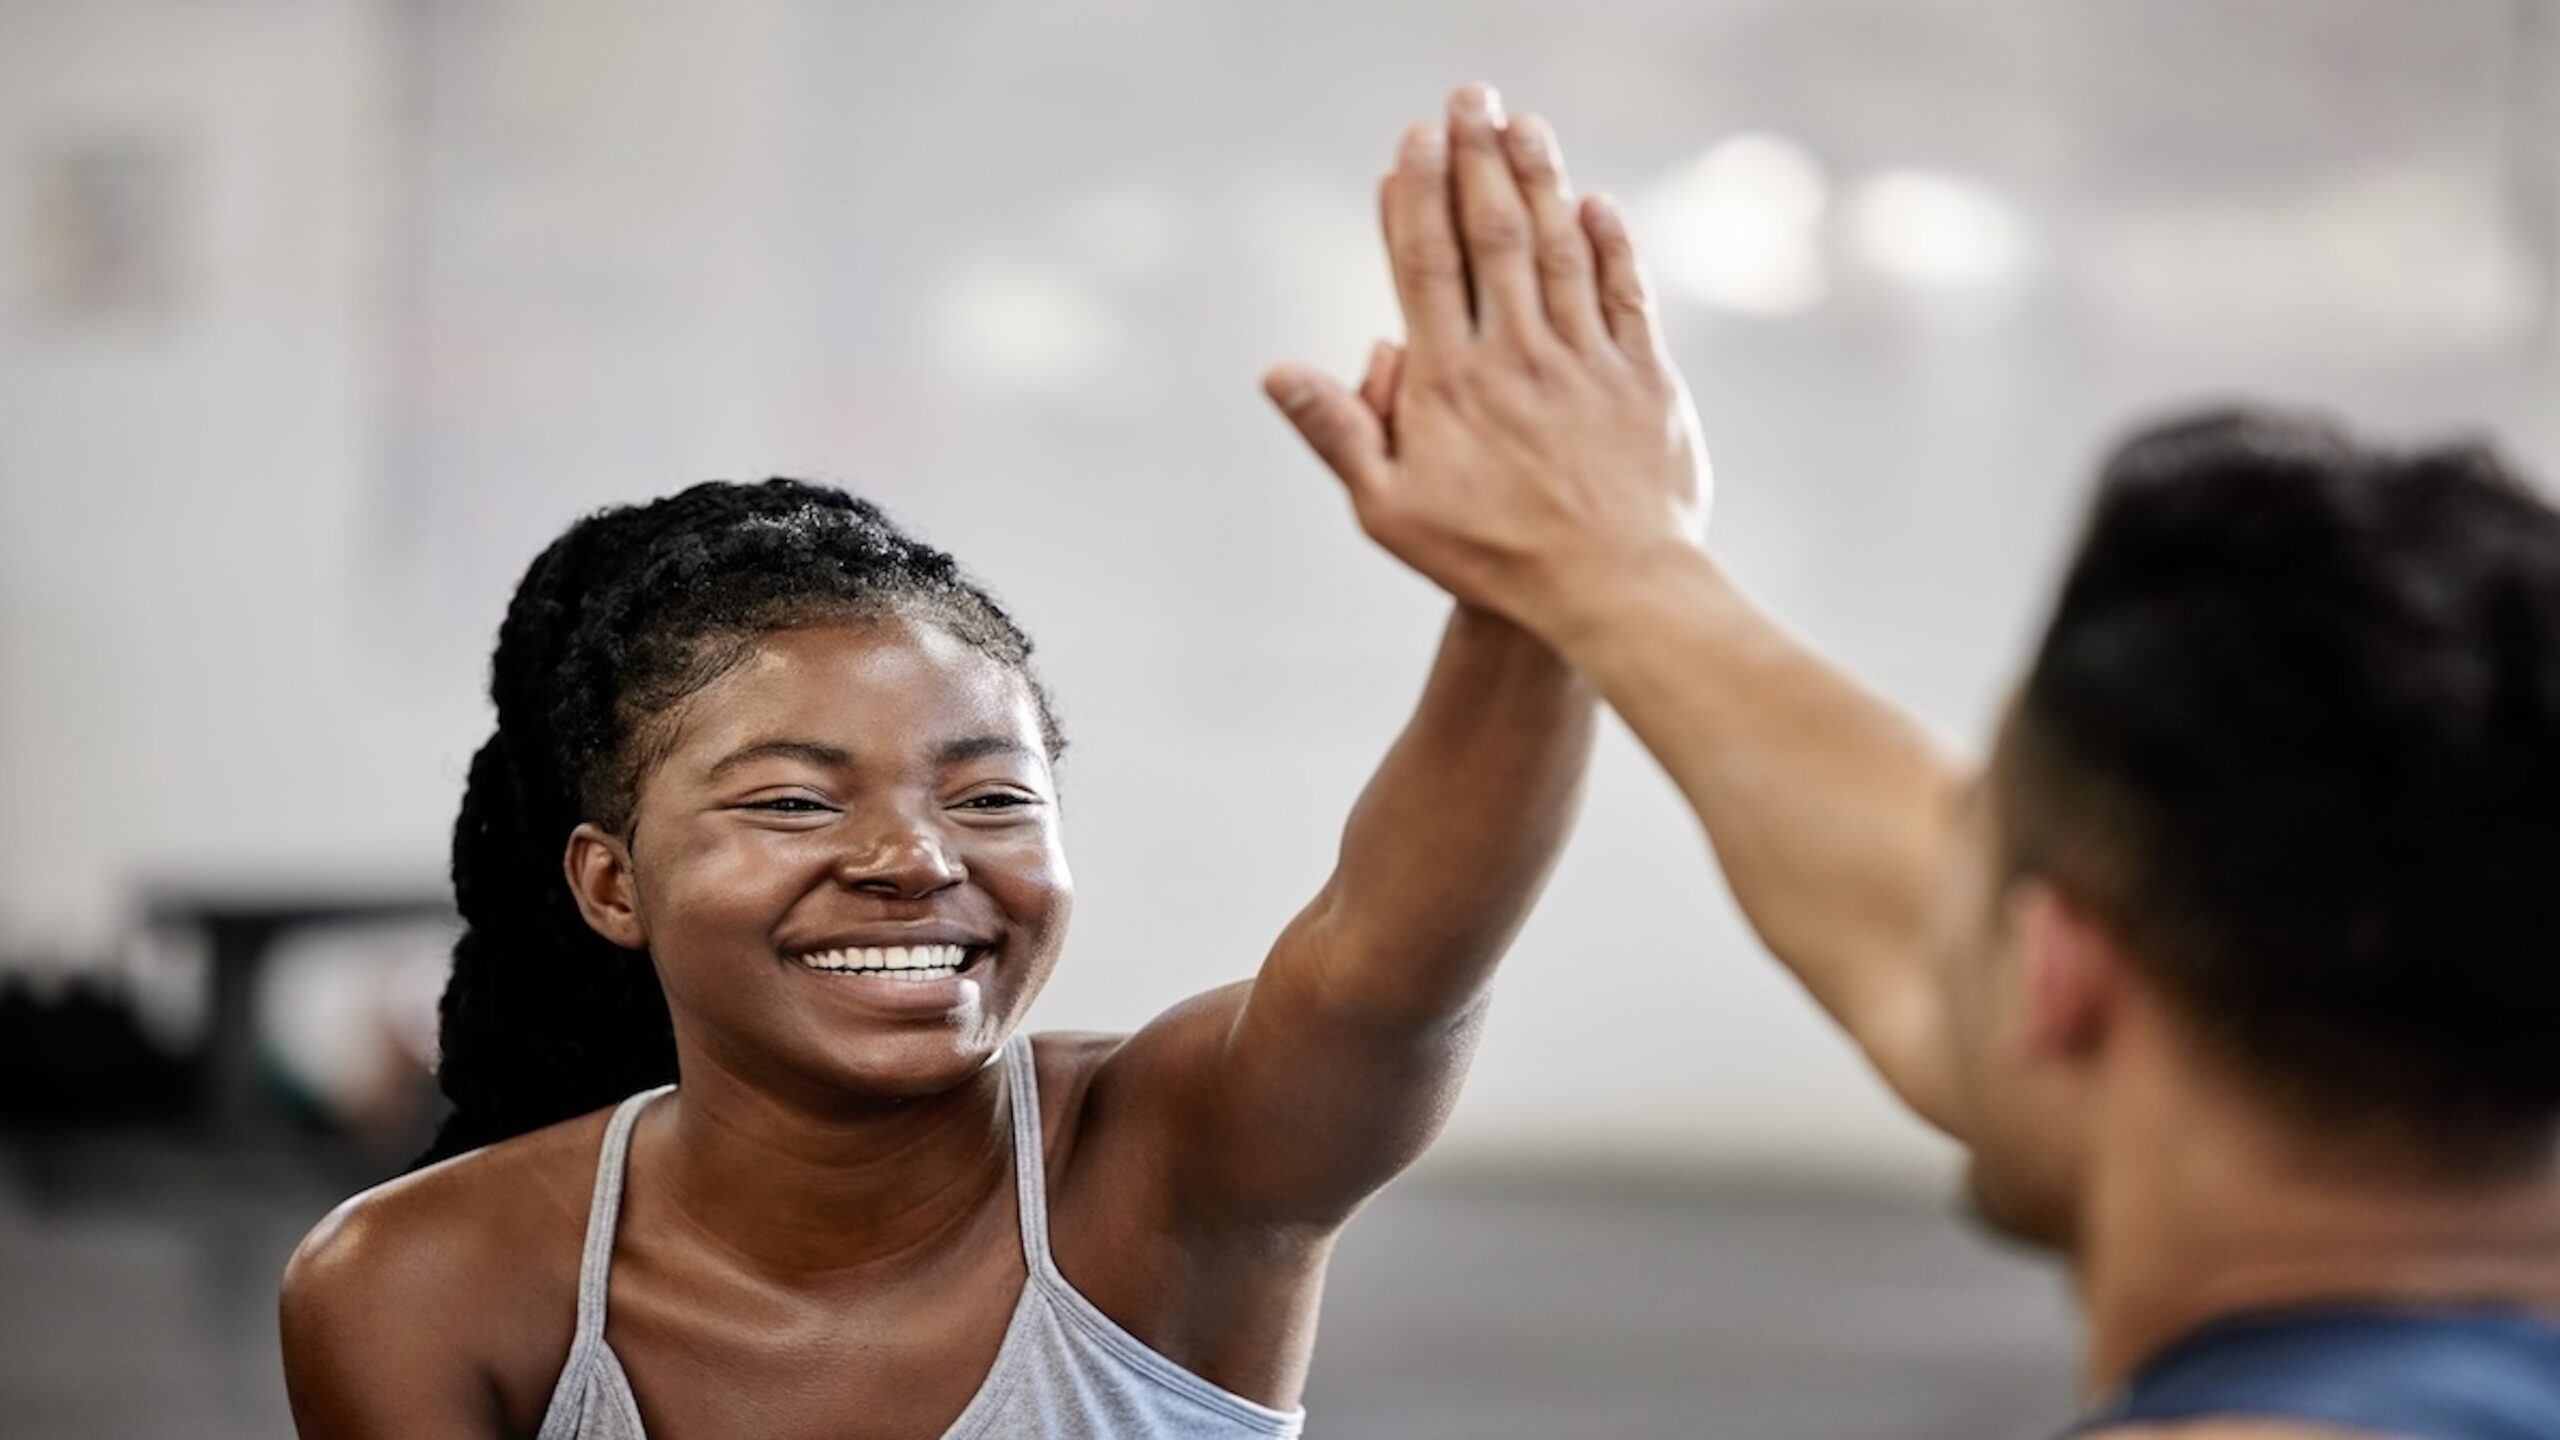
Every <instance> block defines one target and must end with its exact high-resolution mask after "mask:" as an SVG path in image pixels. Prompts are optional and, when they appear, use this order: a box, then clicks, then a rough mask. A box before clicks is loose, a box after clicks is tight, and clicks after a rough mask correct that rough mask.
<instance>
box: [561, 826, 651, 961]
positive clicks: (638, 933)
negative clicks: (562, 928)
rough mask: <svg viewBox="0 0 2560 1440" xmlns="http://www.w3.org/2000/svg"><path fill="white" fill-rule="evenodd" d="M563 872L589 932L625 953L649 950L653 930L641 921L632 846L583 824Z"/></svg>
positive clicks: (573, 834) (571, 838)
mask: <svg viewBox="0 0 2560 1440" xmlns="http://www.w3.org/2000/svg"><path fill="white" fill-rule="evenodd" d="M561 868H562V869H564V870H565V871H566V872H567V873H568V877H569V893H570V894H572V895H574V896H576V897H577V898H578V913H579V914H580V915H583V916H585V917H586V921H587V926H588V928H590V929H592V930H594V931H595V932H596V933H597V934H599V935H601V936H603V937H604V938H606V939H607V940H610V941H612V942H613V943H614V944H616V945H619V946H621V947H622V948H623V949H625V950H645V949H647V948H648V945H649V927H648V924H647V922H645V921H643V920H642V919H641V918H640V890H639V883H638V881H637V880H635V879H634V878H633V875H632V872H631V850H630V847H628V846H626V845H624V844H623V843H622V842H621V841H620V840H617V839H615V838H614V837H613V836H611V835H608V834H606V833H605V832H604V831H603V830H601V829H599V828H597V827H596V826H594V825H592V824H581V825H580V826H579V827H578V828H577V829H575V830H572V831H570V832H569V853H568V854H567V855H566V856H564V857H563V858H562V861H561Z"/></svg>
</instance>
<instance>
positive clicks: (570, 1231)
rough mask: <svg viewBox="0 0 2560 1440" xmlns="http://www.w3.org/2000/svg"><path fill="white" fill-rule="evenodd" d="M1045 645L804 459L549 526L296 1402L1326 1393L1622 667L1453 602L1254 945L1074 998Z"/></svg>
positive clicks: (1559, 831) (701, 1428)
mask: <svg viewBox="0 0 2560 1440" xmlns="http://www.w3.org/2000/svg"><path fill="white" fill-rule="evenodd" d="M1030 657H1031V645H1030V642H1029V641H1028V640H1027V639H1026V638H1025V637H1024V636H1023V634H1022V632H1021V631H1020V629H1019V628H1018V627H1017V626H1016V625H1015V624H1014V623H1013V621H1012V620H1011V618H1010V617H1008V616H1007V615H1006V614H1005V612H1004V610H1003V609H1002V608H1001V607H1000V606H998V605H997V604H996V602H995V601H994V600H993V599H992V598H991V597H990V596H989V595H988V594H987V593H986V592H985V591H984V590H982V589H980V588H978V587H977V586H976V585H975V584H973V583H972V582H970V581H969V580H968V579H966V578H965V577H964V576H963V575H962V574H961V573H960V571H959V570H958V568H957V566H956V565H955V564H954V562H953V561H952V559H951V557H949V556H948V555H945V554H943V553H942V552H940V551H937V550H934V549H932V548H930V547H928V546H925V545H923V544H921V543H920V542H918V541H916V540H915V539H913V538H912V537H910V536H908V535H906V534H904V533H903V532H901V531H899V530H898V529H897V528H896V527H895V526H893V525H891V524H890V523H889V522H888V521H887V519H885V518H884V517H883V516H882V515H881V514H880V512H879V511H878V510H877V509H875V508H873V507H871V506H869V505H868V504H865V503H864V502H861V501H859V500H855V499H853V498H851V497H849V496H846V495H844V494H842V493H840V492H837V491H833V490H828V489H824V488H821V487H816V486H810V485H804V484H799V483H795V482H789V481H770V482H767V483H765V484H762V485H731V484H713V485H703V486H697V487H695V488H693V489H691V490H688V491H686V492H684V493H682V494H680V495H677V496H674V497H672V498H670V499H667V500H662V501H658V502H656V503H654V504H650V505H645V506H639V507H633V508H625V509H619V510H610V511H606V512H603V513H601V514H598V515H595V516H591V517H589V518H588V519H586V520H583V521H581V522H579V524H577V525H576V526H573V527H572V528H571V529H570V530H569V532H568V533H567V534H565V535H563V536H562V537H561V538H560V539H559V540H558V541H557V542H555V543H554V544H553V545H552V546H551V547H550V549H548V550H547V551H545V552H544V553H543V555H542V556H541V557H540V558H539V559H537V560H536V561H535V562H534V564H533V566H532V568H531V570H530V571H529V572H528V573H527V575H526V577H525V580H524V583H523V585H522V587H521V588H520V589H519V590H518V592H517V595H516V597H515V601H514V603H513V605H512V606H511V607H510V609H509V612H508V616H507V620H506V623H505V625H504V626H503V628H502V629H501V631H500V635H499V643H498V651H497V656H496V659H495V662H494V664H493V666H492V682H491V693H492V697H493V699H494V700H495V701H496V705H497V711H498V726H497V733H496V734H495V735H494V736H492V737H491V739H490V740H489V742H488V744H487V745H486V746H485V747H484V748H483V749H482V751H481V752H480V754H479V756H478V757H477V758H476V759H475V761H474V763H473V766H472V771H471V777H470V783H469V786H468V789H467V792H466V795H465V798H464V803H463V812H462V816H461V819H460V821H459V823H458V824H457V826H456V829H455V840H454V884H455V892H456V896H457V899H458V901H459V903H460V906H461V909H462V912H463V916H464V918H465V919H466V921H468V922H469V930H468V931H467V933H466V934H465V935H464V937H463V939H462V940H461V942H460V944H459V946H458V947H457V950H456V955H455V967H454V976H453V980H452V984H451V987H450V989H449V991H448V992H447V994H446V996H445V1002H444V1013H443V1019H444V1032H443V1060H442V1068H441V1071H440V1079H441V1082H442V1084H443V1086H444V1088H445V1091H446V1093H447V1094H448V1096H449V1097H450V1098H451V1099H452V1100H453V1102H454V1106H455V1109H454V1114H453V1117H452V1119H451V1121H450V1122H449V1123H448V1124H447V1126H446V1127H445V1129H444V1131H443V1133H442V1134H440V1135H439V1137H438V1139H437V1142H436V1145H435V1147H434V1149H433V1151H432V1152H431V1154H430V1156H429V1157H428V1158H429V1159H430V1160H432V1161H434V1162H435V1163H431V1164H427V1165H425V1166H424V1168H422V1169H420V1170H418V1171H417V1172H415V1173H413V1174H411V1175H408V1176H405V1177H403V1178H401V1179H399V1180H395V1181H393V1182H391V1183H390V1184H387V1185H384V1186H381V1187H378V1188H376V1189H374V1190H372V1191H368V1192H367V1193H365V1194H363V1195H360V1196H357V1197H356V1198H355V1199H353V1200H350V1201H348V1202H347V1203H346V1204H345V1205H343V1206H341V1207H339V1209H338V1210H337V1211H336V1212H334V1213H333V1214H332V1215H331V1216H330V1217H329V1218H327V1219H326V1220H324V1221H322V1222H321V1224H320V1225H319V1227H318V1228H316V1229H315V1230H314V1231H313V1232H312V1234H311V1236H310V1237H309V1238H308V1239H307V1240H306V1241H305V1242H304V1244H303V1246H302V1248H301V1250H300V1251H299V1252H297V1254H296V1256H295V1258H294V1261H293V1264H292V1266H291V1267H290V1269H289V1270H288V1272H287V1274H286V1277H285V1288H284V1331H285V1363H286V1372H287V1382H288V1388H289V1390H290V1392H291V1395H292V1400H293V1406H294V1413H295V1417H296V1421H297V1423H298V1425H299V1426H300V1428H301V1431H302V1433H303V1434H304V1436H306V1437H309V1440H317V1437H323V1436H327V1437H340V1436H373V1435H390V1434H395V1433H396V1434H399V1435H403V1436H430V1437H464V1436H471V1437H492V1436H526V1435H538V1436H541V1437H545V1440H637V1437H640V1436H641V1435H643V1433H644V1432H645V1433H646V1434H648V1435H651V1436H655V1437H658V1440H669V1437H684V1436H713V1435H735V1434H740V1433H753V1434H756V1435H759V1436H799V1435H807V1436H818V1435H825V1436H830V1437H844V1436H924V1435H953V1436H990V1435H1017V1434H1019V1435H1031V1434H1037V1435H1043V1436H1069V1437H1073V1436H1104V1435H1114V1436H1132V1435H1135V1436H1179V1437H1194V1436H1197V1437H1209V1436H1220V1437H1224V1436H1289V1435H1294V1434H1296V1433H1298V1430H1299V1428H1300V1426H1301V1423H1302V1412H1301V1411H1300V1410H1299V1409H1298V1408H1297V1406H1298V1398H1299V1395H1300V1393H1301V1391H1302V1389H1303V1386H1304V1383H1305V1375H1306V1366H1307V1360H1308V1355H1309V1352H1310V1350H1311V1348H1312V1345H1313V1341H1314V1323H1315V1313H1316V1307H1317V1301H1318V1297H1319V1293H1320V1290H1321V1287H1322V1280H1323V1274H1324V1265H1325V1260H1326V1257H1327V1255H1328V1253H1329V1251H1330V1248H1331V1243H1332V1238H1333V1236H1334V1234H1335V1233H1336V1232H1337V1231H1338V1229H1339V1228H1340V1226H1341V1225H1342V1223H1343V1222H1344V1221H1345V1220H1346V1219H1348V1217H1349V1216H1350V1214H1351V1212H1352V1211H1353V1210H1354V1209H1355V1208H1356V1207H1357V1206H1358V1205H1359V1203H1360V1202H1361V1200H1362V1199H1363V1198H1365V1197H1366V1196H1367V1195H1369V1194H1370V1193H1371V1192H1373V1191H1374V1190H1375V1189H1376V1188H1377V1187H1378V1186H1380V1185H1382V1184H1384V1183H1385V1182H1386V1181H1387V1180H1388V1179H1389V1178H1390V1177H1392V1176H1393V1175H1394V1174H1395V1173H1396V1172H1397V1171H1398V1170H1400V1169H1402V1168H1403V1167H1404V1166H1405V1165H1406V1164H1408V1163H1410V1162H1411V1160H1412V1159H1413V1158H1414V1157H1415V1156H1416V1155H1417V1154H1418V1153H1419V1152H1420V1151H1421V1149H1422V1147H1423V1146H1424V1145H1425V1144H1427V1143H1428V1142H1429V1140H1430V1138H1431V1137H1432V1135H1433V1134H1434V1133H1435V1132H1436V1131H1437V1129H1438V1127H1439V1124H1440V1122H1441V1120H1442V1119H1443V1118H1444V1117H1445V1116H1446V1115H1447V1113H1448V1110H1449V1107H1450V1105H1451V1103H1452V1102H1453V1100H1454V1099H1455V1092H1456V1087H1457V1085H1458V1082H1459V1080H1460V1078H1461V1075H1462V1073H1463V1071H1464V1068H1465V1065H1466V1062H1467V1059H1468V1056H1469V1054H1470V1052H1471V1050H1472V1047H1473V1041H1474V1037H1475V1033H1476V1029H1477V1026H1476V1020H1477V1018H1478V1016H1479V1015H1480V1014H1481V1010H1482V1004H1483V999H1484V995H1485V991H1486V987H1487V985H1488V983H1489V981H1490V979H1491V976H1492V970H1493V966H1494V963H1495V961H1496V960H1497V959H1498V958H1499V956H1500V954H1501V952H1502V950H1503V949H1504V948H1505V946H1506V945H1507V944H1508V942H1509V940H1510V937H1511V934H1512V932H1513V930H1514V929H1515V928H1516V927H1517V925H1518V923H1519V922H1520V920H1521V919H1522V917H1523V916H1524V915H1525V913H1526V911H1527V909H1528V907H1529V905H1530V903H1531V902H1532V901H1533V900H1534V898H1535V896H1536V894H1537V892H1538V890H1539V888H1540V885H1541V883H1542V881H1543V879H1544V876H1545V873H1546V870H1547V867H1548V865H1549V863H1550V862H1551V861H1552V859H1553V857H1554V854H1555V852H1556V850H1557V848H1558V846H1559V845H1560V844H1561V842H1562V839H1563V836H1564V833H1565V830H1566V828H1567V825H1568V823H1569V820H1570V817H1571V813H1572V810H1573V808H1574V801H1575V797H1576V793H1577V791H1578V788H1579V783H1580V779H1581V775H1582V770H1583V765H1584V762H1585V760H1586V758H1587V754H1588V750H1589V742H1590V735H1591V719H1592V702H1591V700H1590V698H1589V696H1588V695H1587V694H1586V693H1585V692H1584V690H1583V689H1582V688H1581V687H1580V686H1579V684H1578V683H1577V682H1575V681H1574V680H1573V679H1572V678H1571V677H1570V675H1569V673H1568V672H1567V671H1566V670H1565V669H1564V668H1563V667H1562V666H1561V665H1560V664H1559V663H1558V662H1557V661H1556V659H1555V658H1554V656H1553V655H1552V654H1551V653H1549V652H1548V651H1547V650H1546V649H1545V647H1544V646H1542V645H1541V644H1539V643H1538V642H1537V641H1535V640H1533V639H1531V638H1530V637H1528V636H1527V635H1526V634H1525V633H1524V632H1521V631H1519V630H1516V629H1514V628H1512V627H1511V626H1510V625H1509V624H1508V623H1506V622H1503V621H1501V620H1498V619H1495V618H1493V617H1491V616H1489V615H1485V614H1483V613H1480V612H1476V611H1472V610H1468V609H1466V608H1464V607H1461V608H1460V609H1459V610H1458V612H1457V613H1456V615H1455V616H1454V618H1453V619H1452V620H1451V622H1450V627H1449V632H1448V635H1447V637H1446V639H1445V641H1444V643H1443V646H1442V650H1441V655H1440V659H1439V662H1438V664H1437V666H1436V668H1435V670H1434V673H1433V675H1432V678H1431V681H1430V684H1429V685H1428V687H1427V688H1426V690H1425V693H1424V696H1423V699H1422V702H1421V705H1420V707H1419V710H1418V712H1417V714H1416V715H1415V717H1414V720H1413V721H1412V723H1411V725H1410V726H1409V727H1408V728H1407V730H1406V732H1405V735H1404V736H1403V738H1402V739H1401V740H1400V741H1399V742H1398V743H1397V745H1396V746H1395V747H1394V749H1393V750H1392V751H1391V752H1390V754H1389V755H1388V757H1387V759H1386V761H1385V763H1384V764H1383V765H1382V766H1381V768H1380V770H1379V772H1378V775H1377V777H1376V778H1375V779H1374V780H1373V781H1372V782H1371V785H1370V787H1369V789H1368V791H1367V792H1366V794H1364V796H1363V798H1362V800H1361V802H1360V804H1359V806H1358V808H1357V809H1356V810H1355V812H1354V814H1353V817H1352V819H1351V822H1350V824H1349V826H1348V828H1347V829H1346V831H1345V834H1344V838H1343V849H1342V858H1341V864H1340V866H1339V868H1338V869H1337V871H1336V873H1335V875H1334V876H1333V878H1332V879H1331V880H1330V881H1328V882H1327V884H1326V886H1325V887H1324V889H1323V891H1322V892H1321V893H1320V894H1319V895H1318V896H1317V897H1316V898H1315V900H1314V901H1313V902H1312V903H1311V904H1310V905H1309V906H1308V907H1307V908H1306V910H1305V911H1303V912H1302V913H1301V914H1300V915H1299V917H1298V918H1297V919H1296V920H1295V921H1294V922H1292V924H1291V925H1290V926H1289V928H1288V929H1287V931H1286V932H1285V933H1284V934H1283V935H1282V936H1281V937H1280V938H1279V939H1278V941H1277V942H1275V943H1274V944H1273V945H1272V947H1271V950H1270V952H1269V955H1268V958H1267V959H1266V960H1265V962H1264V964H1263V966H1262V968H1261V971H1260V972H1259V974H1258V975H1256V976H1255V977H1254V978H1253V979H1251V980H1247V981H1242V982H1239V983H1236V984H1233V985H1229V986H1227V987H1224V988H1222V989H1219V990H1215V991H1212V992H1210V993H1208V994H1205V995H1201V996H1198V997H1195V998H1194V999H1192V1000H1190V1001H1187V1002H1185V1003H1184V1004H1182V1005H1180V1006H1177V1007H1176V1008H1175V1009H1173V1010H1172V1011H1170V1012H1168V1013H1167V1014H1165V1015H1163V1016H1160V1017H1158V1018H1157V1019H1156V1020H1155V1021H1153V1022H1152V1023H1150V1024H1148V1025H1147V1026H1145V1027H1144V1028H1143V1029H1141V1030H1139V1031H1138V1032H1137V1033H1135V1034H1133V1035H1128V1036H1086V1035H1046V1036H1040V1037H1037V1038H1036V1039H1034V1038H1032V1037H1029V1036H1027V1035H1025V1034H1024V1033H1023V1031H1022V1029H1021V1025H1022V1021H1023V1018H1024V1015H1025V1012H1026V1011H1027V1010H1028V1009H1029V1007H1030V1005H1031V1003H1032V1001H1033V1000H1034V999H1035V997H1037V995H1038V994H1039V992H1040V990H1041V988H1042V986H1043V984H1044V983H1045V982H1046V981H1047V979H1048V977H1049V974H1050V972H1051V970H1052V969H1053V968H1054V967H1055V966H1056V965H1057V963H1058V960H1059V955H1060V952H1061V950H1062V949H1063V947H1064V944H1065V940H1066V935H1067V922H1068V917H1069V913H1070V910H1071V908H1072V899H1073V893H1072V886H1071V883H1070V880H1069V877H1068V871H1067V865H1066V861H1065V856H1064V852H1063V848H1062V844H1061V839H1060V831H1059V824H1058V816H1057V807H1056V789H1055V783H1054V778H1053V774H1052V764H1053V762H1054V761H1055V759H1056V758H1057V756H1058V754H1059V752H1060V749H1061V747H1062V741H1061V738H1060V735H1059V731H1058V726H1057V724H1056V721H1055V718H1054V716H1053V713H1052V710H1051V706H1050V704H1049V701H1048V698H1047V696H1046V694H1045V692H1044V691H1043V690H1042V688H1041V686H1040V684H1039V682H1038V680H1037V679H1036V678H1035V677H1034V675H1033V673H1032V671H1031V668H1030ZM608 1297H609V1303H608Z"/></svg>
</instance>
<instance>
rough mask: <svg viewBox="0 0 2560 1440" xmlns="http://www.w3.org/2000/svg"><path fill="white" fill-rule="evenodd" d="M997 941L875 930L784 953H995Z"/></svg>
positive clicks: (949, 933) (799, 946)
mask: <svg viewBox="0 0 2560 1440" xmlns="http://www.w3.org/2000/svg"><path fill="white" fill-rule="evenodd" d="M996 944H997V942H996V941H994V940H990V939H988V938H986V937H985V936H983V935H962V934H957V933H954V932H952V931H949V930H908V931H880V930H872V931H866V932H862V933H858V934H848V935H836V936H829V937H828V938H826V939H824V940H814V941H811V942H809V943H807V944H797V943H795V944H790V945H785V946H783V947H781V948H782V953H783V954H785V955H788V956H790V957H791V958H793V959H795V960H797V959H799V958H800V957H802V956H804V955H824V954H826V953H827V952H828V951H830V950H898V949H906V950H912V949H915V948H917V947H918V946H925V947H931V946H935V945H957V946H959V947H960V948H961V949H963V950H969V951H977V950H992V949H994V948H995V947H996Z"/></svg>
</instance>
